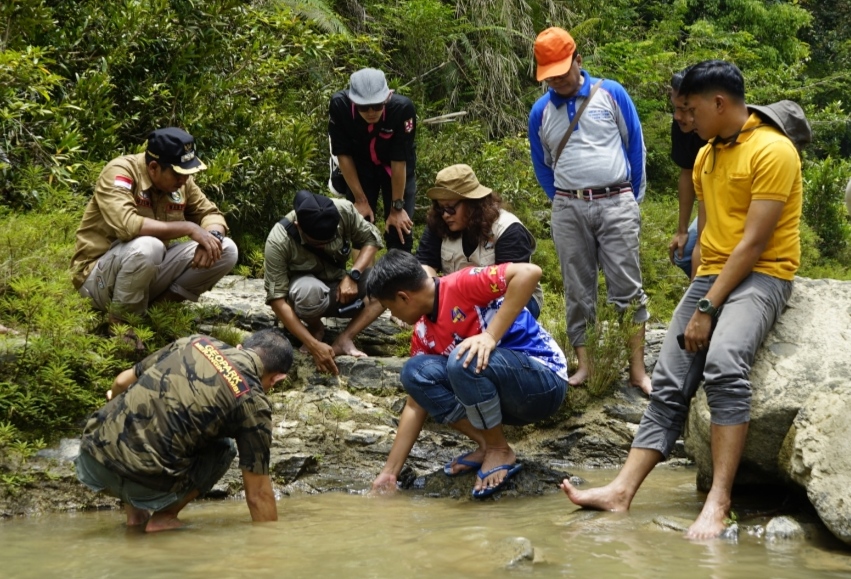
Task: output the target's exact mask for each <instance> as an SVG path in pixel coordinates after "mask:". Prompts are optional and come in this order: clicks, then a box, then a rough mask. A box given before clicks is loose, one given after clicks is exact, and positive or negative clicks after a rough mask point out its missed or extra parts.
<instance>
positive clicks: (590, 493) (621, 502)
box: [559, 479, 632, 512]
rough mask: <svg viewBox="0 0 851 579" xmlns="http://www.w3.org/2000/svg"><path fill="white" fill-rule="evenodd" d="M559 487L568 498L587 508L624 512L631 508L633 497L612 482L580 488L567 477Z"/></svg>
mask: <svg viewBox="0 0 851 579" xmlns="http://www.w3.org/2000/svg"><path fill="white" fill-rule="evenodd" d="M559 488H561V490H563V491H564V494H566V495H567V498H569V499H570V500H571V502H573V504H575V505H578V506H580V507H582V508H585V509H595V510H598V511H612V512H623V511H628V510H629V505H630V503H631V502H632V498H631V497H629V496H628V495H627V493H626V492H625V491H622V490H620V489H618V488H617V487H615V486H614V485H612V484H608V485H606V486H604V487H598V488H595V489H588V490H579V489H578V488H576V487H575V486H573V485H572V484H570V481H569V480H567V479H564V480H563V481H562V482H561V484H560V485H559Z"/></svg>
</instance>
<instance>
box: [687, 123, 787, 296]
mask: <svg viewBox="0 0 851 579" xmlns="http://www.w3.org/2000/svg"><path fill="white" fill-rule="evenodd" d="M692 179H693V180H694V189H695V193H696V194H697V198H698V200H700V201H702V202H703V206H704V210H705V212H706V223H705V225H704V229H703V232H702V234H701V236H700V260H701V262H700V266H699V267H698V269H697V275H717V274H719V273H721V270H722V269H723V268H724V265H725V264H726V263H727V260H728V259H729V257H730V254H731V253H732V252H733V249H735V247H736V245H737V244H738V243H739V242H740V241H741V240H742V237H743V235H744V231H745V219H746V218H747V214H748V209H749V208H750V204H751V201H752V200H761V199H765V200H770V201H782V202H783V203H784V206H783V212H782V214H781V215H780V219H779V220H778V222H777V227H775V229H774V233H773V234H772V235H771V238H770V239H769V240H768V243H767V244H766V246H765V250H764V251H763V252H762V255H760V256H759V259H758V260H757V262H756V265H755V266H754V268H753V271H756V272H759V273H764V274H766V275H770V276H773V277H777V278H780V279H785V280H791V279H792V278H793V277H794V276H795V272H796V271H798V267H799V266H800V264H801V237H800V232H799V225H800V222H801V207H802V201H803V189H802V185H801V158H800V157H799V156H798V151H797V150H796V149H795V146H794V145H793V144H792V142H791V141H790V140H789V139H788V138H786V136H785V135H784V134H783V133H781V132H780V131H779V130H777V129H775V128H774V127H772V126H770V125H766V124H763V123H762V121H761V120H760V118H759V117H758V116H757V115H756V114H752V115H751V116H750V118H748V120H747V122H746V123H745V124H744V126H743V127H742V131H741V133H740V134H739V136H738V138H737V139H736V141H735V142H734V143H730V144H719V145H714V144H713V143H712V141H710V142H709V144H707V145H705V146H704V147H703V148H702V149H701V150H700V152H699V153H698V154H697V159H696V160H695V163H694V171H693V173H692Z"/></svg>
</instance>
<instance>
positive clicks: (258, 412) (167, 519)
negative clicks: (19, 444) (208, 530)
mask: <svg viewBox="0 0 851 579" xmlns="http://www.w3.org/2000/svg"><path fill="white" fill-rule="evenodd" d="M292 360H293V354H292V347H291V346H290V343H289V341H288V340H287V338H286V337H285V336H284V335H283V332H282V331H281V330H278V329H266V330H261V331H259V332H256V333H255V334H252V335H251V336H249V337H248V338H247V339H246V340H245V341H244V342H243V343H242V344H241V345H240V346H237V347H236V348H233V347H231V346H229V345H227V344H225V343H224V342H221V341H219V340H216V339H214V338H210V337H207V336H202V335H194V336H189V337H188V338H182V339H180V340H177V341H176V342H174V343H173V344H171V345H170V346H166V347H165V348H163V349H161V350H160V351H158V352H155V353H154V354H151V355H150V356H148V357H147V358H145V359H144V360H142V361H141V362H139V363H138V364H136V365H135V366H134V367H133V368H129V369H127V370H125V371H124V372H122V373H121V374H119V375H118V377H117V378H116V379H115V383H114V384H113V389H112V393H113V397H112V400H110V402H108V403H107V404H106V405H105V406H104V407H103V408H101V409H100V410H98V411H97V412H95V413H94V414H92V416H91V417H90V418H89V420H88V422H87V423H86V426H85V429H84V431H83V438H82V444H81V447H80V456H79V457H78V458H77V460H76V467H77V478H79V479H80V481H81V482H83V483H84V484H86V486H88V487H89V488H91V489H92V490H94V491H101V490H106V491H107V493H108V494H110V495H112V496H116V497H118V498H120V499H121V500H122V501H123V502H124V508H125V511H126V514H127V525H128V526H134V525H143V524H144V525H145V530H146V531H148V532H152V531H162V530H167V529H173V528H177V527H179V526H181V522H180V521H179V520H178V519H177V515H178V513H179V512H180V510H181V509H183V507H185V506H186V505H187V504H188V503H189V502H190V501H192V500H193V499H194V498H196V497H197V496H199V495H202V494H204V493H206V492H208V491H209V490H210V489H211V488H212V487H213V485H214V484H216V482H217V481H218V480H219V479H220V478H221V477H222V476H223V475H224V473H225V472H226V471H227V469H228V468H229V467H230V464H231V462H233V458H234V456H236V454H237V453H236V449H238V450H239V468H240V469H241V470H242V477H243V483H244V486H245V499H246V501H247V502H248V509H249V511H250V512H251V518H252V520H254V521H257V522H260V521H274V520H277V518H278V514H277V509H276V506H275V495H274V492H273V490H272V482H271V479H270V477H269V448H270V446H271V442H272V409H271V405H270V403H269V399H268V398H267V397H266V392H267V391H268V390H269V389H270V388H271V387H272V385H273V384H275V383H276V382H278V381H279V380H282V379H284V378H285V377H286V372H288V371H289V369H290V366H291V365H292ZM232 439H233V440H232ZM234 440H235V441H236V444H234ZM150 511H153V514H152V515H151V514H150Z"/></svg>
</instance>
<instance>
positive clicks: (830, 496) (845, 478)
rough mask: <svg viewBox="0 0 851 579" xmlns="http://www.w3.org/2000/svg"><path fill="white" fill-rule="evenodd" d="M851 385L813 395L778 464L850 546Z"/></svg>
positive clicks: (789, 435)
mask: <svg viewBox="0 0 851 579" xmlns="http://www.w3.org/2000/svg"><path fill="white" fill-rule="evenodd" d="M849 413H851V385H848V384H841V385H838V384H835V385H833V386H825V387H822V388H820V389H818V390H816V391H815V392H813V393H812V394H811V395H810V396H809V398H808V399H807V400H806V402H805V403H804V405H803V407H802V408H801V411H800V412H799V413H798V415H797V417H796V418H795V422H794V424H793V426H792V428H791V430H790V431H789V434H788V435H787V437H786V440H785V443H784V447H783V452H782V453H781V457H780V462H781V464H782V465H783V466H784V468H785V472H786V474H788V476H789V477H790V478H791V479H792V480H794V481H795V482H796V483H798V484H799V485H801V487H803V488H805V489H806V491H807V497H808V498H809V499H810V502H811V503H812V504H813V506H814V507H815V509H816V512H818V515H819V518H821V520H822V521H823V522H824V524H825V525H826V526H827V528H828V529H830V531H831V532H832V533H833V534H834V535H836V537H838V538H839V539H841V540H843V541H845V542H846V543H849V544H851V422H850V421H849V420H848V416H849Z"/></svg>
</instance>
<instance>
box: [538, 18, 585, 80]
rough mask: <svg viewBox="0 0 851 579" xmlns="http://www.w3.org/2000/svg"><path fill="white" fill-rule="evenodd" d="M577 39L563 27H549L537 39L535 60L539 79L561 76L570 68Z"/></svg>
mask: <svg viewBox="0 0 851 579" xmlns="http://www.w3.org/2000/svg"><path fill="white" fill-rule="evenodd" d="M574 52H576V41H575V40H573V37H572V36H571V35H570V34H569V33H568V32H567V30H564V29H562V28H558V27H555V26H553V27H552V28H547V29H546V30H544V31H543V32H541V33H540V34H539V35H538V38H536V39H535V62H537V63H538V72H537V77H538V80H544V79H545V78H552V77H554V76H561V75H563V74H565V73H566V72H567V71H568V70H570V66H571V64H573V60H572V57H573V53H574Z"/></svg>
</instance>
